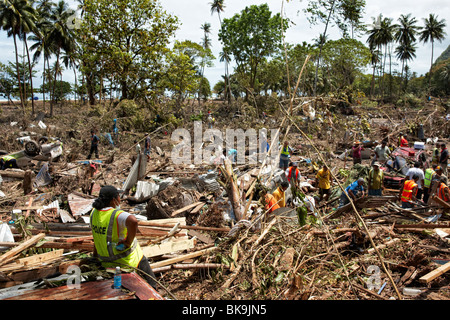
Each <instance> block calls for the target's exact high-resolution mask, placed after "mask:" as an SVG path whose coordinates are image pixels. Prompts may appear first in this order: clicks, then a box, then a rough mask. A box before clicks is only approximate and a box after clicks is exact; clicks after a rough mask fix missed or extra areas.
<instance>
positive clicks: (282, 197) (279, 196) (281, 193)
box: [272, 181, 289, 208]
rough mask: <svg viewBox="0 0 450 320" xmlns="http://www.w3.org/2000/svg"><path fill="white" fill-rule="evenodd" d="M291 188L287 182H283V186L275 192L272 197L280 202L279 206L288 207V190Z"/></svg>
mask: <svg viewBox="0 0 450 320" xmlns="http://www.w3.org/2000/svg"><path fill="white" fill-rule="evenodd" d="M288 188H289V183H288V182H287V181H283V182H282V183H281V185H280V186H279V187H278V188H277V190H275V191H274V192H273V193H272V195H273V197H274V198H275V201H277V202H278V205H279V206H280V207H281V208H283V207H285V206H286V190H287V189H288Z"/></svg>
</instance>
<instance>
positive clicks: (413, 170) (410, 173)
mask: <svg viewBox="0 0 450 320" xmlns="http://www.w3.org/2000/svg"><path fill="white" fill-rule="evenodd" d="M414 175H418V176H419V181H417V187H418V188H419V189H422V181H423V180H424V179H425V175H424V174H423V170H422V169H420V168H409V170H408V172H407V173H406V177H407V178H408V179H410V180H411V179H412V177H413V176H414Z"/></svg>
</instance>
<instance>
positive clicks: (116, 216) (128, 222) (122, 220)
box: [90, 186, 156, 287]
mask: <svg viewBox="0 0 450 320" xmlns="http://www.w3.org/2000/svg"><path fill="white" fill-rule="evenodd" d="M92 207H93V209H92V211H91V214H90V227H91V230H92V236H93V239H94V257H96V258H98V259H99V260H100V261H101V263H102V265H103V267H105V268H108V267H115V266H119V267H125V268H126V267H133V268H136V269H137V271H138V273H140V274H142V276H143V278H145V279H146V281H147V282H148V283H149V284H150V285H151V286H152V287H155V286H156V280H155V274H154V273H153V271H152V269H151V267H150V264H149V262H148V260H147V258H146V257H145V256H144V254H143V252H142V249H141V247H140V246H139V243H138V242H137V238H136V232H137V229H138V221H137V219H136V217H135V216H134V215H132V214H129V213H127V212H125V211H123V210H120V209H119V207H120V196H119V191H118V190H117V189H116V188H115V187H113V186H104V187H102V188H101V189H100V193H99V196H98V198H97V199H96V200H95V201H94V203H93V204H92ZM115 208H116V209H115Z"/></svg>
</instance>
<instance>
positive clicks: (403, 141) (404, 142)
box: [398, 132, 409, 148]
mask: <svg viewBox="0 0 450 320" xmlns="http://www.w3.org/2000/svg"><path fill="white" fill-rule="evenodd" d="M398 145H399V146H400V147H405V148H408V147H409V144H408V140H406V138H405V137H404V136H403V133H401V132H400V135H399V137H398Z"/></svg>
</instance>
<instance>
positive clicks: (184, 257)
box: [150, 247, 217, 269]
mask: <svg viewBox="0 0 450 320" xmlns="http://www.w3.org/2000/svg"><path fill="white" fill-rule="evenodd" d="M216 249H217V247H212V248H207V249H203V250H199V251H195V252H192V253H188V254H185V255H182V256H179V257H175V258H172V259H166V260H163V261H159V262H155V263H152V264H151V265H150V266H151V267H152V269H154V268H159V267H164V266H168V265H171V264H175V263H178V262H181V261H184V260H187V259H192V258H196V257H200V256H202V255H204V254H207V253H209V252H212V251H214V250H216Z"/></svg>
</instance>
